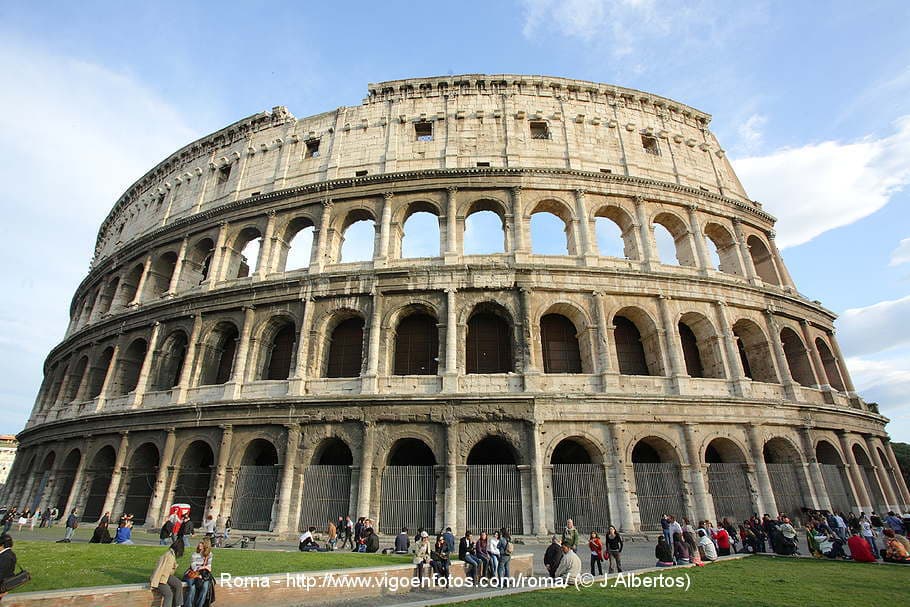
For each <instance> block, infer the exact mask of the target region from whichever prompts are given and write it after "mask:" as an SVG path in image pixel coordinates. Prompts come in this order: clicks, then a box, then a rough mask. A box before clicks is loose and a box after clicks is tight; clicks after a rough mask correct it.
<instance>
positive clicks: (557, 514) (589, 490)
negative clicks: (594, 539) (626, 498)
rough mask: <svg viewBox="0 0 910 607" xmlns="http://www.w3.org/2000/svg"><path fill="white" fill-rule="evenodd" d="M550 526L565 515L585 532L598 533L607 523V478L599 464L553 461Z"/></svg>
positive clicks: (561, 522)
mask: <svg viewBox="0 0 910 607" xmlns="http://www.w3.org/2000/svg"><path fill="white" fill-rule="evenodd" d="M552 487H553V516H554V519H555V520H554V521H553V529H561V528H562V527H563V525H565V524H566V519H572V521H573V522H574V523H575V526H576V527H577V528H578V529H581V530H582V531H583V532H584V533H586V534H589V533H590V532H591V531H597V532H598V533H600V534H601V535H603V534H604V533H606V531H607V528H608V527H609V526H610V508H609V500H608V499H607V480H606V475H605V471H604V468H603V466H602V465H600V464H553V474H552Z"/></svg>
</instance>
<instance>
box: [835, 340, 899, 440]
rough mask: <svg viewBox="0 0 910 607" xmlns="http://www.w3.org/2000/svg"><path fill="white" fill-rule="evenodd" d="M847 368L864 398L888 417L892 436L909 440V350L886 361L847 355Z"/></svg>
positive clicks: (895, 438) (889, 430)
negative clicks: (874, 404) (876, 404)
mask: <svg viewBox="0 0 910 607" xmlns="http://www.w3.org/2000/svg"><path fill="white" fill-rule="evenodd" d="M847 368H848V369H849V370H850V372H851V377H852V378H853V383H854V384H855V385H856V388H857V390H858V391H859V392H860V394H861V395H862V396H863V398H864V399H865V400H866V401H867V402H874V403H878V405H879V412H880V413H881V414H882V415H885V416H887V417H889V418H890V419H891V423H890V424H889V425H888V432H889V434H890V435H891V437H892V438H893V439H894V440H896V441H902V442H910V352H905V353H904V355H899V356H896V357H891V358H888V359H885V360H876V359H873V358H848V359H847Z"/></svg>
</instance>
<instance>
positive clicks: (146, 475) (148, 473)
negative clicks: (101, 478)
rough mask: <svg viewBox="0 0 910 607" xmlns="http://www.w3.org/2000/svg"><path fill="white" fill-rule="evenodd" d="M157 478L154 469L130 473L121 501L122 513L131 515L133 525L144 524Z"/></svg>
mask: <svg viewBox="0 0 910 607" xmlns="http://www.w3.org/2000/svg"><path fill="white" fill-rule="evenodd" d="M157 477H158V473H157V472H156V471H155V470H154V469H145V470H134V471H131V472H130V477H129V481H128V482H127V485H126V497H125V498H124V500H123V512H126V513H128V514H132V515H133V524H134V525H142V524H144V523H145V515H146V514H148V509H149V503H151V501H152V493H154V491H155V480H156V479H157ZM112 514H113V513H112ZM118 515H119V514H118Z"/></svg>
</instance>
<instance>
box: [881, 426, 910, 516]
mask: <svg viewBox="0 0 910 607" xmlns="http://www.w3.org/2000/svg"><path fill="white" fill-rule="evenodd" d="M878 440H879V442H881V444H882V447H883V448H884V449H885V457H887V458H888V461H889V462H890V463H891V469H892V470H893V471H894V484H895V486H896V487H897V492H898V495H899V497H900V499H901V510H904V511H906V510H907V509H910V490H908V488H907V482H906V481H905V480H904V476H903V475H902V474H901V467H900V464H899V463H898V462H897V458H896V457H895V456H894V450H893V449H892V448H891V440H890V439H889V438H888V437H887V436H885V437H883V438H879V439H878Z"/></svg>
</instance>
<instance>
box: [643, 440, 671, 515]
mask: <svg viewBox="0 0 910 607" xmlns="http://www.w3.org/2000/svg"><path fill="white" fill-rule="evenodd" d="M679 461H680V460H679V453H678V452H677V451H676V447H674V446H673V445H672V444H671V443H670V442H669V441H668V440H667V439H665V438H663V437H660V436H645V437H643V438H640V439H638V440H637V441H636V442H635V443H634V445H633V446H632V463H633V464H679ZM670 514H672V512H671V513H670Z"/></svg>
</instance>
